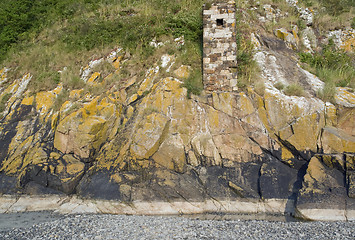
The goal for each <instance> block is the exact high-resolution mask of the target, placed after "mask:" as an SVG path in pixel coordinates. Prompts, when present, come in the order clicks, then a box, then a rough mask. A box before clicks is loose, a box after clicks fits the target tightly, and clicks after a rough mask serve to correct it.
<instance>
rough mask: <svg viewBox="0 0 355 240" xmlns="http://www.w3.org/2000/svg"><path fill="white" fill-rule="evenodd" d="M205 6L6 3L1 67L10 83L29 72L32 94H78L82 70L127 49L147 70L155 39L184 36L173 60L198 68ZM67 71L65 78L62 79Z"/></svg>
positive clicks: (187, 0)
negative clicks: (61, 90) (72, 91)
mask: <svg viewBox="0 0 355 240" xmlns="http://www.w3.org/2000/svg"><path fill="white" fill-rule="evenodd" d="M203 2H204V1H202V0H177V1H168V0H147V1H143V0H125V1H119V0H95V1H94V0H79V1H76V0H75V1H74V0H59V1H54V0H33V1H30V0H14V1H1V2H0V11H1V12H0V13H1V14H0V30H1V31H0V32H1V34H0V64H1V65H4V66H6V67H10V68H11V69H12V71H10V73H9V77H10V78H11V79H14V78H18V77H20V76H21V75H23V74H25V73H28V72H30V73H31V74H32V75H33V78H32V80H31V82H30V85H29V89H30V90H31V91H32V92H38V91H42V90H50V89H53V88H55V87H56V85H57V84H58V83H59V82H60V83H62V84H63V85H65V86H66V87H68V88H69V89H73V88H78V87H83V83H81V82H80V81H79V80H78V79H77V76H79V71H80V67H82V66H85V65H86V64H87V63H88V62H89V61H90V60H91V59H95V58H99V57H102V56H105V55H107V54H108V53H109V52H110V50H111V49H113V48H115V47H123V48H124V51H125V52H128V53H129V54H130V55H131V56H132V57H131V58H133V61H135V63H136V64H135V65H136V67H135V68H140V69H144V68H145V67H146V66H147V64H152V63H154V61H155V60H156V58H157V56H156V55H157V53H156V51H157V49H155V48H153V47H151V46H150V45H149V43H150V41H151V40H152V39H157V40H158V41H159V40H162V39H173V38H176V37H180V36H182V35H183V36H184V37H185V43H186V44H185V46H183V47H182V48H181V49H177V51H174V54H176V55H177V56H178V57H179V58H180V59H181V63H182V64H189V65H194V66H196V65H198V64H200V59H201V47H200V43H201V36H202V16H201V11H202V5H203ZM9 19H10V20H9ZM11 19H12V20H11ZM191 46H193V47H191ZM196 46H197V47H196ZM190 49H193V50H194V52H193V53H192V54H190V57H184V56H182V57H180V55H189V53H187V51H189V50H190ZM196 49H197V50H196ZM195 50H196V51H195ZM169 52H170V53H173V51H171V50H170V51H169ZM160 53H161V52H160ZM65 67H67V71H66V73H65V74H61V75H59V74H58V71H62V70H63V69H64V68H65ZM128 71H132V70H131V69H129V70H128ZM132 74H135V73H134V72H133V73H132Z"/></svg>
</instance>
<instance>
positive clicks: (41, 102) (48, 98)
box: [36, 85, 63, 120]
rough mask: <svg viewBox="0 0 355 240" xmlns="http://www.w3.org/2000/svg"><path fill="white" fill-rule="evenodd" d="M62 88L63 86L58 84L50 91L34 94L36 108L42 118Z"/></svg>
mask: <svg viewBox="0 0 355 240" xmlns="http://www.w3.org/2000/svg"><path fill="white" fill-rule="evenodd" d="M62 89H63V86H61V85H59V86H58V87H56V88H55V89H53V90H52V91H48V92H39V93H37V94H36V110H37V112H39V113H40V115H41V116H42V120H43V119H44V117H45V115H46V114H47V113H48V112H49V110H50V109H51V108H52V106H53V105H54V102H55V99H56V97H57V95H58V94H59V93H60V92H61V91H62Z"/></svg>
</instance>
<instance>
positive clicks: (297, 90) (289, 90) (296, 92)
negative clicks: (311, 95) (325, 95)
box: [284, 83, 304, 97]
mask: <svg viewBox="0 0 355 240" xmlns="http://www.w3.org/2000/svg"><path fill="white" fill-rule="evenodd" d="M284 93H285V94H286V95H288V96H299V97H301V96H304V89H303V87H302V86H301V85H299V84H297V83H293V84H290V85H288V86H287V87H286V88H285V90H284Z"/></svg>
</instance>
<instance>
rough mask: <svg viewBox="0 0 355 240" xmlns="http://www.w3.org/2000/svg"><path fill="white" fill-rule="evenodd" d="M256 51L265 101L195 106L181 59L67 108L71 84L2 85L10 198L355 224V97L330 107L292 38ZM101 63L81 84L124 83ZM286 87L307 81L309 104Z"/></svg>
mask: <svg viewBox="0 0 355 240" xmlns="http://www.w3.org/2000/svg"><path fill="white" fill-rule="evenodd" d="M256 45H257V46H258V50H257V53H256V55H255V58H256V60H257V62H258V63H259V65H260V68H261V71H262V73H261V78H262V79H263V81H264V82H265V86H266V89H265V93H264V95H263V96H261V95H259V94H257V93H256V92H255V91H254V90H253V89H252V88H248V89H247V90H245V91H242V90H239V91H234V92H212V93H207V92H205V93H203V94H202V95H201V96H192V98H191V99H189V98H187V91H186V89H185V88H183V87H182V80H183V78H184V77H186V76H188V74H189V68H188V67H187V66H181V67H179V68H178V70H177V71H175V72H173V73H172V72H170V67H171V66H172V65H173V64H174V60H173V57H172V56H169V55H164V56H163V57H162V59H161V61H158V62H157V63H156V64H154V65H153V66H151V68H149V69H148V70H146V73H145V77H144V80H143V81H142V82H138V81H137V79H136V78H135V77H133V78H130V79H125V80H124V81H121V82H120V84H119V85H113V86H111V87H110V88H108V89H106V90H107V91H105V92H104V93H103V94H101V95H99V96H96V95H95V94H93V93H90V92H87V91H84V90H83V89H81V90H80V89H79V90H73V91H71V92H70V93H69V100H68V101H66V102H64V103H62V104H60V106H59V107H58V106H57V107H56V105H58V104H57V103H58V98H59V97H60V94H62V92H63V91H65V89H63V87H62V86H61V85H58V87H57V88H55V89H54V90H52V91H48V92H39V93H37V94H35V95H31V94H30V93H29V92H28V91H26V87H27V85H28V84H29V82H30V81H31V75H30V74H27V75H25V76H23V77H22V78H19V79H17V80H15V81H13V83H12V84H10V85H6V87H3V86H1V85H0V88H1V99H5V98H7V99H6V102H5V109H4V112H3V117H2V119H1V121H0V133H1V134H0V146H1V147H0V192H1V194H15V195H16V194H19V193H21V194H29V195H42V194H59V195H61V194H69V195H71V194H75V195H77V196H78V197H80V198H85V199H104V200H115V201H119V202H125V203H132V202H136V201H144V202H154V201H162V202H190V203H193V202H207V201H215V202H219V203H223V202H228V201H230V202H233V201H246V202H247V201H251V202H252V201H260V202H263V201H268V200H270V199H281V200H284V201H285V202H286V205H285V206H284V207H285V211H289V212H293V213H294V212H296V213H297V214H298V216H301V217H312V216H313V215H314V213H315V212H316V211H317V209H318V210H319V209H335V210H336V211H338V212H337V214H340V215H342V216H345V218H349V219H351V218H352V217H355V216H354V214H353V213H354V212H353V211H354V210H355V108H354V107H355V94H354V93H353V92H352V91H351V90H350V89H348V88H337V94H336V104H335V105H334V104H331V103H329V102H323V101H322V100H320V99H318V98H316V97H315V93H316V92H317V90H318V89H320V88H321V87H322V84H323V83H322V82H321V81H320V80H319V79H318V78H317V77H315V76H314V75H312V74H310V73H309V72H307V71H305V70H303V69H301V68H300V67H299V66H298V65H297V62H296V60H294V58H293V57H292V56H293V53H292V51H291V50H289V49H288V48H287V47H286V44H285V41H284V40H280V39H277V38H274V37H267V36H259V37H258V39H257V44H256ZM125 58H127V56H126V55H124V54H122V53H121V51H120V50H117V51H116V50H115V51H113V52H112V53H111V54H110V55H109V56H107V57H104V58H102V59H100V60H97V61H107V62H109V63H110V64H113V66H115V68H116V71H118V70H119V66H120V63H121V62H122V61H124V60H125ZM94 64H96V63H95V62H90V63H89V64H88V66H87V67H86V68H84V70H83V71H82V75H81V77H82V78H83V79H85V80H86V82H87V84H90V85H92V86H95V87H98V88H100V86H103V83H104V82H105V81H109V80H110V77H112V75H108V76H107V77H105V78H100V73H99V72H93V71H92V68H93V65H94ZM8 71H9V70H8V69H6V68H4V69H3V70H1V80H0V84H2V83H5V82H7V81H8V80H9V79H8V78H7V74H8ZM164 76H165V77H164ZM277 82H284V83H290V82H298V83H300V84H301V85H302V86H303V87H304V89H305V96H304V97H297V96H286V95H285V94H284V93H283V92H282V91H280V90H278V89H277V88H275V87H274V85H275V84H276V83H277ZM4 86H5V85H4ZM133 90H134V91H133ZM222 205H223V204H222ZM286 208H287V210H286ZM311 211H313V212H311ZM312 214H313V215H312Z"/></svg>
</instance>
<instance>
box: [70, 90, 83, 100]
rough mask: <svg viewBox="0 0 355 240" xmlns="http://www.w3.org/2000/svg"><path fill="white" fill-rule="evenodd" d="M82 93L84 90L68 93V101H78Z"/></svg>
mask: <svg viewBox="0 0 355 240" xmlns="http://www.w3.org/2000/svg"><path fill="white" fill-rule="evenodd" d="M83 92H84V89H74V90H71V91H70V93H69V98H70V99H79V98H80V97H81V94H82V93H83Z"/></svg>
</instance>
